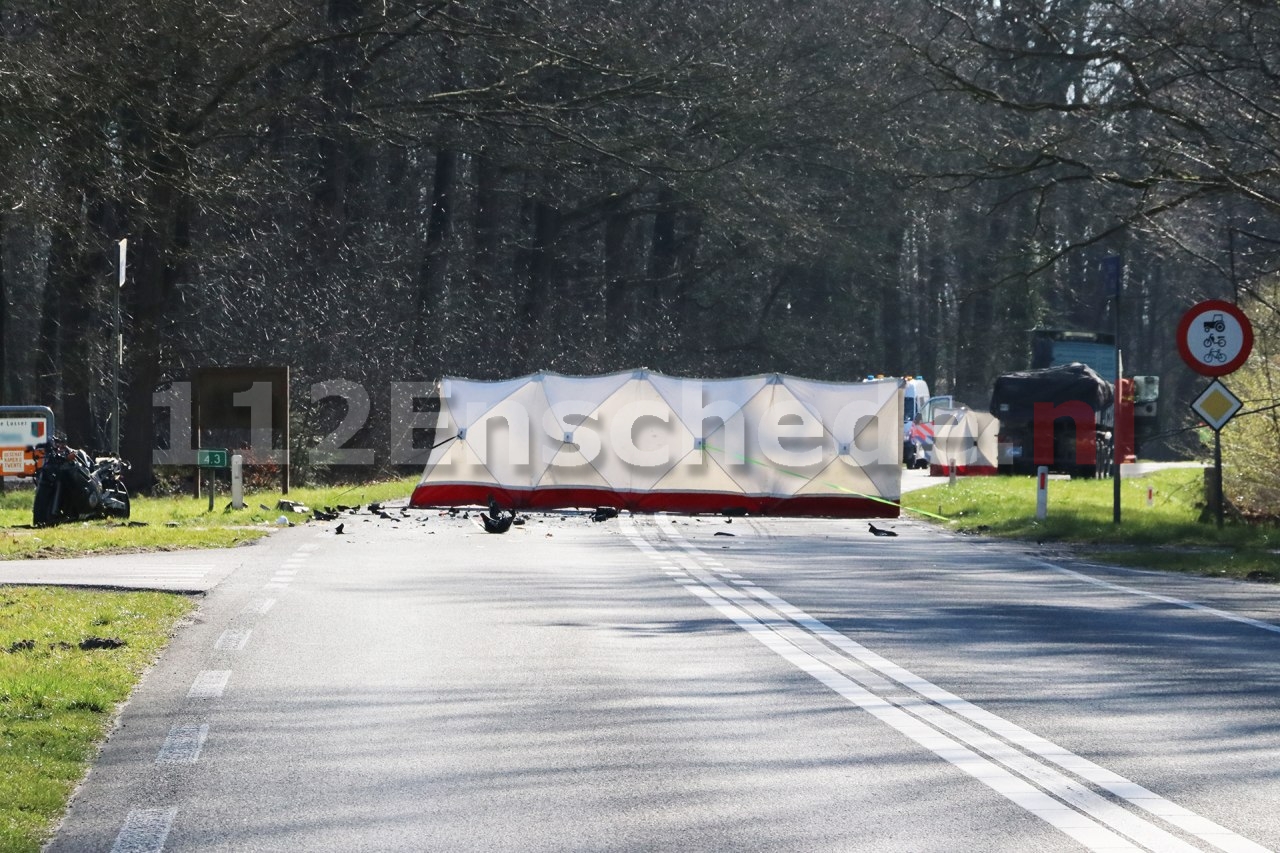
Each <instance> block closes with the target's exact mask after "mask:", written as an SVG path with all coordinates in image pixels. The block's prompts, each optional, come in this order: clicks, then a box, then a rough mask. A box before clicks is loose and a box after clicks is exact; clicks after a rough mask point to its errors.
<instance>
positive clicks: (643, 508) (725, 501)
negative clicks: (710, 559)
mask: <svg viewBox="0 0 1280 853" xmlns="http://www.w3.org/2000/svg"><path fill="white" fill-rule="evenodd" d="M993 473H994V472H993ZM490 496H492V497H493V499H494V500H495V501H497V502H498V505H499V506H501V507H502V508H503V509H523V510H530V509H532V510H541V509H567V508H570V507H600V506H608V507H615V508H617V509H627V510H631V511H632V512H646V513H647V512H682V513H690V514H701V513H713V514H720V513H728V514H733V515H736V514H741V513H746V514H748V515H782V516H814V517H819V518H897V517H898V515H899V514H900V512H901V507H899V505H898V504H897V502H895V501H888V500H883V499H876V498H870V497H860V496H857V495H848V496H845V495H797V496H795V497H771V496H765V495H731V494H723V493H717V492H617V491H613V490H611V489H582V488H566V489H557V488H546V489H504V488H500V487H494V486H483V485H476V484H474V483H430V484H423V485H419V486H418V487H417V488H416V489H414V490H413V497H412V498H411V499H410V501H409V506H410V507H413V508H416V509H424V508H427V507H439V506H486V505H487V504H488V503H489V498H490Z"/></svg>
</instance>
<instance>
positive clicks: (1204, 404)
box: [1191, 379, 1244, 430]
mask: <svg viewBox="0 0 1280 853" xmlns="http://www.w3.org/2000/svg"><path fill="white" fill-rule="evenodd" d="M1243 405H1244V404H1243V403H1241V402H1240V398H1239V397H1237V396H1236V395H1235V394H1232V393H1231V392H1230V391H1229V390H1227V386H1226V385H1223V384H1222V383H1221V382H1219V381H1218V380H1217V379H1215V380H1213V382H1212V383H1211V384H1210V385H1209V387H1208V388H1206V389H1204V391H1202V392H1200V396H1199V397H1196V399H1195V402H1193V403H1192V404H1191V409H1192V411H1194V412H1195V413H1196V414H1197V415H1199V416H1200V417H1202V418H1204V422H1205V423H1207V424H1208V425H1209V426H1211V427H1213V428H1214V429H1215V430H1220V429H1222V428H1223V427H1224V426H1226V424H1227V421H1229V420H1231V419H1232V418H1233V417H1235V415H1236V412H1238V411H1240V407H1241V406H1243Z"/></svg>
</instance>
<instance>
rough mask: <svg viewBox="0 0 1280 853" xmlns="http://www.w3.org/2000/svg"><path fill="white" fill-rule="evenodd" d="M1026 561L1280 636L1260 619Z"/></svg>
mask: <svg viewBox="0 0 1280 853" xmlns="http://www.w3.org/2000/svg"><path fill="white" fill-rule="evenodd" d="M1027 561H1028V562H1030V563H1032V564H1033V565H1037V566H1040V567H1041V568H1045V569H1049V570H1051V571H1055V572H1058V573H1059V574H1063V575H1068V576H1070V577H1073V578H1076V579H1077V580H1081V581H1084V582H1085V583H1088V584H1093V585H1094V586H1100V587H1103V588H1104V589H1113V590H1116V591H1117V592H1123V593H1128V594H1129V595H1140V596H1142V597H1143V598H1151V599H1155V600H1156V601H1163V602H1164V603H1165V604H1173V605H1176V606H1177V607H1185V608H1187V609H1188V610H1196V611H1199V612H1200V613H1208V614H1209V615H1210V616H1217V617H1218V618H1219V619H1226V620H1228V621H1230V622H1239V623H1240V624H1242V625H1248V626H1250V627H1252V628H1261V629H1262V630H1264V631H1271V632H1272V633H1274V634H1280V625H1273V624H1271V623H1270V622H1263V621H1262V620H1261V619H1250V618H1249V617H1248V616H1241V615H1239V614H1237V613H1230V612H1228V611H1226V610H1219V609H1218V608H1216V607H1209V606H1207V605H1204V604H1197V603H1196V602H1194V601H1187V600H1185V599H1181V598H1174V597H1173V596H1171V595H1161V594H1160V593H1158V592H1148V591H1147V590H1145V589H1135V588H1133V587H1131V586H1124V585H1123V584H1118V583H1112V582H1111V581H1104V580H1102V579H1100V578H1094V577H1090V576H1089V575H1086V574H1084V573H1082V572H1077V571H1073V570H1072V569H1068V568H1064V567H1062V566H1055V565H1054V564H1053V563H1046V562H1045V561H1044V560H1036V559H1034V558H1031V557H1028V558H1027Z"/></svg>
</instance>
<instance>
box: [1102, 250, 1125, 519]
mask: <svg viewBox="0 0 1280 853" xmlns="http://www.w3.org/2000/svg"><path fill="white" fill-rule="evenodd" d="M1102 280H1103V289H1104V292H1105V295H1107V296H1109V297H1112V298H1114V299H1115V301H1116V308H1115V311H1114V312H1113V314H1114V318H1113V319H1114V320H1115V341H1116V384H1115V386H1114V393H1113V401H1112V403H1111V406H1112V412H1113V413H1114V414H1113V415H1112V424H1111V457H1112V458H1111V482H1112V486H1111V520H1112V521H1113V522H1115V523H1116V524H1119V523H1120V465H1121V464H1122V463H1123V462H1124V459H1123V458H1119V457H1117V455H1116V450H1117V445H1118V442H1117V441H1116V438H1117V437H1118V436H1117V432H1118V427H1119V422H1120V418H1119V415H1120V396H1121V391H1120V385H1121V383H1122V382H1123V381H1124V362H1123V361H1122V360H1121V356H1120V352H1121V349H1120V330H1121V326H1120V295H1121V292H1122V290H1123V284H1124V262H1123V261H1122V260H1121V258H1120V256H1119V255H1112V256H1110V257H1106V258H1103V259H1102ZM1095 464H1096V460H1095Z"/></svg>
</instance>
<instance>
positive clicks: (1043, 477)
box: [1036, 465, 1049, 521]
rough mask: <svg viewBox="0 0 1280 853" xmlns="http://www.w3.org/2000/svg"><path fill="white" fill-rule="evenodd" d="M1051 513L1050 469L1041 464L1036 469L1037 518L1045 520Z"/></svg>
mask: <svg viewBox="0 0 1280 853" xmlns="http://www.w3.org/2000/svg"><path fill="white" fill-rule="evenodd" d="M1048 515H1049V469H1048V467H1047V466H1044V465H1041V466H1040V467H1039V468H1037V469H1036V519H1038V520H1039V521H1044V520H1045V517H1046V516H1048Z"/></svg>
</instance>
